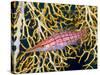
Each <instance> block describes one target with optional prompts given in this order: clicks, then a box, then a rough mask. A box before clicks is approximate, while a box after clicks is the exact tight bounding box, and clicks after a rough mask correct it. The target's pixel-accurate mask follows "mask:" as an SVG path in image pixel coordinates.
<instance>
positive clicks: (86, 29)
mask: <svg viewBox="0 0 100 75" xmlns="http://www.w3.org/2000/svg"><path fill="white" fill-rule="evenodd" d="M80 33H81V35H82V40H84V39H86V38H87V37H88V35H89V29H88V28H87V27H85V28H82V29H81V31H80Z"/></svg>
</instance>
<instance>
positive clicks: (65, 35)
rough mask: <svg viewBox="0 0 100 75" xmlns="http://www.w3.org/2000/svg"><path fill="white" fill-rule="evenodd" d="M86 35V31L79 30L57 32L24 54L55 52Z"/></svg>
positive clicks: (73, 43)
mask: <svg viewBox="0 0 100 75" xmlns="http://www.w3.org/2000/svg"><path fill="white" fill-rule="evenodd" d="M86 35H87V29H86V28H84V29H81V30H80V31H63V32H58V33H55V34H53V35H51V36H50V37H48V38H47V39H45V40H42V41H41V42H39V43H38V44H37V45H35V46H34V47H32V48H29V49H28V50H27V51H26V52H27V53H29V52H34V51H55V50H58V49H63V48H64V47H65V46H68V45H75V44H77V42H78V41H79V40H81V39H83V38H85V36H86Z"/></svg>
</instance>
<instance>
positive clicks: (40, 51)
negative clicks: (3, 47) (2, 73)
mask: <svg viewBox="0 0 100 75" xmlns="http://www.w3.org/2000/svg"><path fill="white" fill-rule="evenodd" d="M11 48H12V50H11V72H12V73H40V72H54V71H68V70H86V69H96V68H97V52H98V51H97V7H96V6H89V5H72V4H59V3H40V2H25V1H13V2H11Z"/></svg>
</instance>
